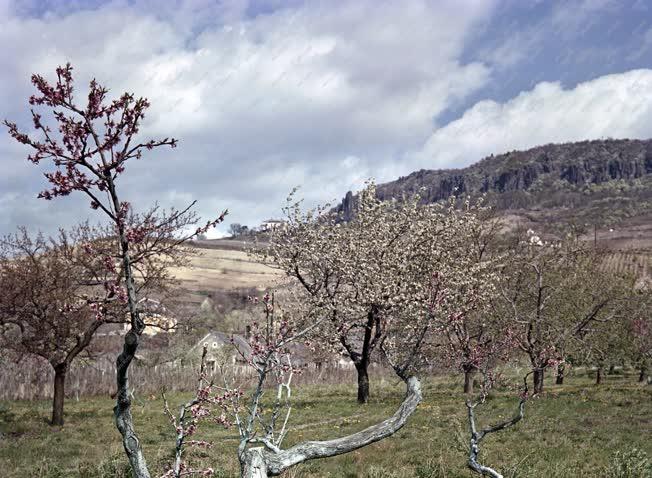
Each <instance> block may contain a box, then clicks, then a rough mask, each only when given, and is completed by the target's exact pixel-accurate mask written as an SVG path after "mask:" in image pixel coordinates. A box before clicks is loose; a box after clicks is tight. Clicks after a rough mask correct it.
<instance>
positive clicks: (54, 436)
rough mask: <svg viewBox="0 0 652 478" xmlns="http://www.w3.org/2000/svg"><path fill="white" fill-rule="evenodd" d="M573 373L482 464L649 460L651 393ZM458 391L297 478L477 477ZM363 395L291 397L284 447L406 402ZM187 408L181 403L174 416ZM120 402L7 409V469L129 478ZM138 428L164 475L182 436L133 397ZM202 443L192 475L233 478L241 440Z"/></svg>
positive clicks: (498, 405)
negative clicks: (54, 409) (380, 437)
mask: <svg viewBox="0 0 652 478" xmlns="http://www.w3.org/2000/svg"><path fill="white" fill-rule="evenodd" d="M592 380H593V379H592V378H591V377H587V376H586V374H585V373H584V372H581V373H580V371H579V370H576V372H575V375H574V376H571V377H569V379H568V383H567V385H564V386H563V387H555V386H552V385H551V384H547V386H548V392H547V393H546V394H545V395H544V396H543V397H542V398H539V399H535V400H532V401H531V402H529V403H528V405H527V409H526V417H525V419H524V420H523V421H522V422H521V423H520V424H518V425H517V426H516V427H515V428H514V429H512V430H509V431H506V432H502V433H498V434H495V435H491V436H489V437H488V438H487V439H486V441H485V446H484V448H483V456H485V457H488V463H491V464H493V465H495V466H496V467H498V468H499V469H500V470H502V471H503V472H504V474H505V477H506V478H508V477H511V478H515V477H519V478H534V477H537V478H540V477H547V478H570V477H574V478H589V477H590V478H600V477H605V475H604V469H605V467H606V466H607V464H608V463H609V461H610V460H611V459H612V455H613V453H614V452H616V451H618V450H625V451H626V450H629V449H631V448H633V447H636V448H639V449H642V450H643V451H645V452H646V453H647V454H648V455H652V441H650V440H649V437H650V436H651V434H652V418H651V417H652V389H650V387H649V386H647V387H645V386H639V385H637V384H636V383H635V376H634V375H631V376H623V375H618V376H608V377H607V379H606V382H605V384H604V385H602V386H600V387H596V386H594V385H593V384H592ZM460 387H461V383H460V380H452V379H431V380H428V381H427V382H426V383H425V384H424V398H425V400H424V402H423V403H422V404H421V405H420V406H419V408H418V410H417V412H416V414H415V416H413V417H412V418H411V419H410V421H409V422H408V424H407V425H406V427H405V428H403V429H402V430H401V431H400V432H399V433H397V434H396V435H395V436H393V437H391V438H389V439H386V440H384V441H381V442H379V443H376V444H374V445H371V446H369V447H366V448H363V449H361V450H358V451H356V452H353V453H350V454H347V455H343V456H340V457H335V458H330V459H325V460H321V461H315V462H310V463H307V464H304V465H301V466H299V467H297V468H295V469H293V470H291V471H290V472H288V473H287V474H286V475H284V476H287V477H293V478H298V477H301V478H308V477H316V478H325V477H330V478H354V477H360V478H381V477H383V478H444V477H447V478H461V477H466V478H470V477H472V476H477V475H474V474H472V473H471V472H470V471H468V470H467V469H466V467H465V463H466V451H465V446H466V441H467V437H468V434H467V431H466V417H465V407H464V405H463V397H462V394H461V393H460ZM355 393H356V391H355V387H351V386H350V384H348V383H344V384H342V383H341V382H340V383H339V384H337V385H308V386H305V387H296V388H295V389H294V391H293V403H294V408H293V416H292V420H291V422H292V423H293V428H292V430H291V432H290V434H289V436H288V438H287V442H286V443H285V445H286V446H289V445H291V444H293V443H296V442H297V441H300V440H306V439H326V438H334V437H337V436H342V435H346V434H349V433H352V432H355V431H357V430H360V429H362V428H364V427H365V426H368V425H370V424H372V423H375V422H377V421H379V420H382V419H384V418H385V417H387V416H389V415H390V414H391V413H393V412H394V410H395V407H396V406H397V404H398V403H399V402H400V401H401V399H402V396H403V393H404V392H403V389H402V387H401V386H399V384H397V383H396V381H395V380H384V381H383V382H382V383H381V382H379V381H378V380H375V381H373V382H372V399H371V402H370V403H369V405H367V406H359V405H357V404H356V402H355ZM183 399H187V395H182V394H173V395H172V396H171V397H170V403H171V405H174V408H175V409H176V405H177V404H178V403H180V402H181V401H182V400H183ZM516 400H517V399H516V397H515V396H514V392H513V391H511V392H507V391H503V392H500V393H496V394H495V395H493V396H491V397H490V398H489V400H488V402H487V404H486V405H485V406H484V407H481V408H479V409H478V413H479V416H480V420H481V423H482V424H486V423H487V417H488V416H490V415H493V420H498V419H504V418H506V417H508V416H511V415H512V414H513V412H514V406H515V404H516ZM113 405H114V402H113V400H111V399H110V398H109V397H103V398H82V399H81V400H80V401H79V402H74V401H69V402H68V403H67V405H66V407H67V408H66V425H65V426H64V427H63V428H62V429H51V428H50V427H49V426H48V425H47V424H46V421H47V418H48V416H49V411H50V410H49V407H50V403H49V402H46V401H38V402H24V401H20V402H0V434H1V437H2V438H0V466H1V467H2V470H3V476H4V477H7V478H14V477H15V478H18V477H23V476H30V477H32V478H63V477H66V478H75V477H80V478H109V477H111V478H126V477H128V476H130V475H129V474H128V473H127V468H126V459H125V457H124V453H123V451H122V445H121V443H120V439H119V434H118V432H117V431H116V429H115V426H114V424H113V416H112V407H113ZM133 413H134V420H135V424H136V427H137V430H138V431H139V433H140V435H141V439H142V441H143V446H144V449H145V453H146V456H147V458H148V462H149V463H150V465H151V467H152V471H153V474H152V476H160V474H161V473H162V471H163V467H164V465H165V463H168V462H169V460H170V457H171V456H172V451H173V441H174V432H173V430H172V428H171V426H170V424H169V422H168V421H167V419H166V417H165V416H164V415H163V407H162V402H161V399H160V398H159V397H158V396H157V395H150V396H141V395H138V394H137V396H136V401H135V403H134V409H133ZM203 431H204V434H203V435H198V438H201V437H203V438H208V439H211V440H212V441H214V443H215V445H214V447H213V448H211V449H209V450H199V451H194V452H193V455H194V458H193V460H194V461H193V464H195V465H197V464H200V463H201V464H203V465H204V466H212V467H214V468H215V469H216V474H215V476H217V477H231V476H237V460H236V456H235V448H236V446H237V440H236V432H235V430H233V429H231V430H226V431H225V430H223V429H219V428H217V427H215V426H211V425H208V424H205V425H204V428H203Z"/></svg>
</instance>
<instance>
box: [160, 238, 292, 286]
mask: <svg viewBox="0 0 652 478" xmlns="http://www.w3.org/2000/svg"><path fill="white" fill-rule="evenodd" d="M198 246H199V247H198V249H197V251H198V254H197V255H196V256H194V257H193V258H192V259H191V263H190V267H180V268H175V269H173V270H172V273H173V275H174V276H175V277H176V278H177V279H179V280H180V281H181V287H182V288H184V289H185V290H186V291H188V292H190V293H191V294H192V295H194V296H197V295H205V294H206V293H210V292H212V291H216V290H233V289H245V288H257V289H260V290H262V289H264V288H266V287H270V286H272V285H273V284H274V281H275V280H276V279H278V278H280V277H281V276H280V274H279V272H278V271H277V270H275V269H272V268H270V267H268V266H265V265H263V264H259V263H257V262H255V261H254V260H253V259H252V258H250V257H249V256H248V255H247V253H246V252H245V250H244V246H245V243H244V242H242V241H229V240H219V241H200V242H199V244H198Z"/></svg>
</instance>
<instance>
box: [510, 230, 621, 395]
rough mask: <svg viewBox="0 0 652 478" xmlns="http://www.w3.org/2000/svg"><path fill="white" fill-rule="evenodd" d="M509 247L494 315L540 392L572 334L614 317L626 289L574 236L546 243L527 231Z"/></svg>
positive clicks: (562, 354)
mask: <svg viewBox="0 0 652 478" xmlns="http://www.w3.org/2000/svg"><path fill="white" fill-rule="evenodd" d="M512 250H513V252H514V255H513V256H512V258H511V260H510V261H509V265H508V266H506V267H505V268H504V269H503V271H504V274H503V277H504V279H505V280H503V281H501V295H502V299H503V300H502V309H501V310H500V311H499V312H498V313H499V314H500V315H501V316H502V318H503V319H504V320H505V327H506V328H509V329H510V330H512V332H513V333H514V336H515V340H516V343H517V345H518V347H519V348H520V349H521V350H522V352H523V353H525V354H526V355H527V357H528V359H529V361H530V365H531V367H532V371H533V377H534V389H533V391H534V393H535V394H538V393H541V392H542V391H543V383H544V382H543V379H544V373H545V371H546V370H547V369H548V368H550V367H553V366H555V365H558V364H560V363H563V362H564V360H565V356H566V349H567V347H568V346H569V344H570V343H571V341H572V340H573V339H574V338H577V337H579V336H581V335H582V334H584V333H586V331H587V330H588V329H590V328H591V327H593V326H594V325H595V324H598V323H603V322H607V321H610V320H613V319H614V313H615V312H614V311H615V310H617V306H618V303H619V302H620V301H621V300H622V299H623V298H624V297H625V296H626V288H623V287H622V282H620V281H613V280H612V279H611V277H610V276H609V275H608V274H605V273H604V272H603V271H601V270H600V262H599V256H598V254H597V252H596V251H593V250H591V249H588V248H587V247H586V246H585V245H584V244H583V243H581V242H580V241H579V240H577V239H576V238H574V237H567V238H565V239H564V240H562V241H557V242H552V243H547V242H543V241H542V240H541V238H540V237H539V236H537V235H535V234H534V233H533V232H532V231H528V233H527V236H525V237H523V236H522V235H520V236H517V237H516V239H515V243H514V244H513V248H512Z"/></svg>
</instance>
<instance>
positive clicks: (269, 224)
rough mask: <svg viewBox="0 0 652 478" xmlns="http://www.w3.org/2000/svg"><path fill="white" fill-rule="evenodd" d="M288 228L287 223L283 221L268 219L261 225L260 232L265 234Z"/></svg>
mask: <svg viewBox="0 0 652 478" xmlns="http://www.w3.org/2000/svg"><path fill="white" fill-rule="evenodd" d="M286 227H287V221H284V220H282V219H267V220H266V221H263V222H262V224H261V225H260V230H261V231H263V232H267V231H273V230H275V229H284V228H286Z"/></svg>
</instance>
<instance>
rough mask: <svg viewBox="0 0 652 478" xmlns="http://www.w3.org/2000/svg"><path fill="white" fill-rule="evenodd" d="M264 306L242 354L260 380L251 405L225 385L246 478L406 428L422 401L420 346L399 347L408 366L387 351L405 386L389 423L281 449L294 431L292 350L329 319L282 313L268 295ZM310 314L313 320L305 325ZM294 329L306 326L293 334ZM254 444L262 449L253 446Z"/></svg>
mask: <svg viewBox="0 0 652 478" xmlns="http://www.w3.org/2000/svg"><path fill="white" fill-rule="evenodd" d="M260 302H261V304H262V306H263V308H264V316H265V321H264V323H261V324H258V323H256V322H254V323H253V324H252V335H251V338H250V340H249V343H250V346H251V352H250V353H249V354H245V353H243V357H244V358H246V360H247V362H248V363H249V365H250V366H251V367H252V368H253V369H254V370H255V374H256V379H255V385H254V387H253V390H252V392H251V395H250V396H249V399H248V400H246V401H243V394H242V393H235V392H234V391H233V388H232V387H228V385H227V384H225V389H226V390H227V391H228V396H229V397H230V401H231V412H232V414H233V417H234V419H233V423H234V424H235V425H236V426H237V428H238V432H239V436H240V443H239V446H238V458H239V460H240V469H241V476H242V477H243V478H266V477H267V476H277V475H280V474H281V473H283V472H284V471H285V470H287V469H289V468H291V467H292V466H295V465H297V464H299V463H303V462H306V461H309V460H314V459H319V458H327V457H332V456H336V455H341V454H344V453H349V452H351V451H354V450H357V449H359V448H362V447H364V446H367V445H369V444H372V443H375V442H377V441H379V440H382V439H384V438H387V437H389V436H391V435H393V434H394V433H396V432H397V431H398V430H400V429H401V428H402V427H403V426H404V425H405V423H406V422H407V420H408V418H409V417H410V416H411V415H412V413H414V411H415V410H416V408H417V405H418V404H419V402H420V401H421V398H422V397H421V384H420V382H419V379H418V378H417V376H416V375H415V370H414V369H413V368H412V365H413V363H412V359H413V358H414V357H415V355H416V354H418V352H419V348H420V346H421V342H420V341H418V340H416V341H415V340H409V341H408V342H403V341H401V342H400V350H401V351H402V352H405V351H407V352H408V353H407V357H408V359H409V360H410V361H405V357H398V356H394V355H393V354H391V352H389V353H387V350H385V349H384V352H385V353H386V355H385V358H386V359H388V360H389V361H390V363H391V364H392V367H393V369H394V371H395V372H396V374H397V376H398V377H399V378H400V379H401V380H402V381H404V383H405V385H406V395H405V398H404V399H403V401H402V403H401V405H400V406H399V407H398V409H397V411H396V412H395V413H394V414H393V415H392V416H391V417H389V418H387V419H386V420H384V421H382V422H380V423H377V424H375V425H372V426H370V427H368V428H365V429H364V430H361V431H359V432H357V433H354V434H352V435H348V436H345V437H341V438H336V439H333V440H325V441H307V442H302V443H298V444H296V445H294V446H292V447H290V448H287V449H283V448H282V443H283V440H284V438H285V436H286V434H287V433H288V431H289V430H290V427H291V422H290V417H291V411H292V404H291V396H292V378H293V375H294V374H296V373H300V372H301V369H300V368H298V367H296V366H295V365H294V364H293V361H292V346H293V344H296V343H297V342H299V341H305V340H306V338H307V337H309V336H311V335H314V333H315V332H316V331H317V330H318V329H319V328H320V327H322V326H323V325H327V324H328V321H329V318H328V317H327V316H323V315H322V316H320V315H319V314H317V315H314V314H313V312H317V311H315V310H313V311H312V312H311V311H310V309H306V308H305V307H304V306H302V305H301V304H299V307H298V310H297V308H296V307H294V308H293V309H292V310H293V312H292V311H283V310H281V309H280V308H279V307H278V305H277V304H275V301H274V296H273V295H270V294H266V295H265V296H264V297H263V298H262V300H261V301H260ZM297 312H298V315H297V316H296V318H299V319H300V320H298V321H295V320H293V318H295V315H294V314H297ZM306 314H308V315H309V316H310V320H305V319H306ZM295 324H302V325H301V326H299V327H297V328H295V327H294V325H295ZM388 332H389V331H388ZM389 333H391V332H389ZM403 336H404V335H403ZM412 338H413V337H410V339H412ZM395 343H399V342H398V341H396V342H395ZM269 381H271V382H272V384H273V387H274V389H275V390H276V393H275V395H274V398H273V399H272V403H271V404H270V403H266V404H265V405H266V406H265V408H267V409H268V410H269V411H268V413H263V411H262V410H263V402H262V398H263V391H264V389H265V386H266V384H267V382H269ZM255 444H260V445H261V446H253V447H252V446H251V445H255Z"/></svg>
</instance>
